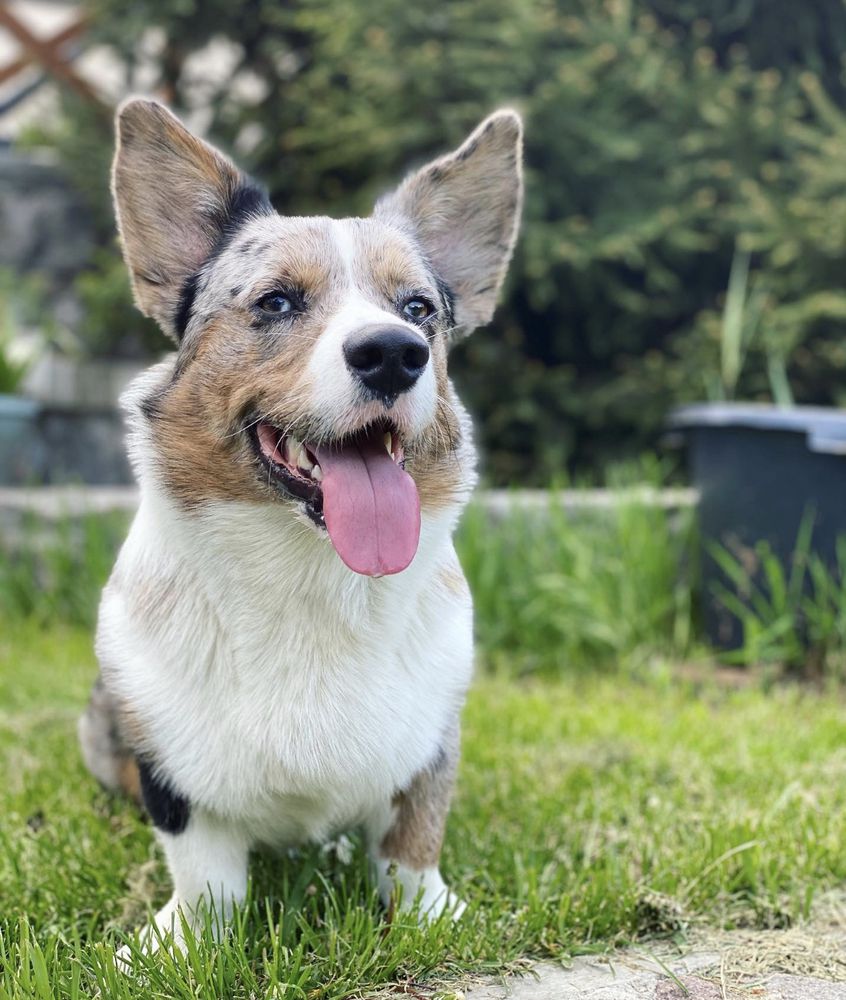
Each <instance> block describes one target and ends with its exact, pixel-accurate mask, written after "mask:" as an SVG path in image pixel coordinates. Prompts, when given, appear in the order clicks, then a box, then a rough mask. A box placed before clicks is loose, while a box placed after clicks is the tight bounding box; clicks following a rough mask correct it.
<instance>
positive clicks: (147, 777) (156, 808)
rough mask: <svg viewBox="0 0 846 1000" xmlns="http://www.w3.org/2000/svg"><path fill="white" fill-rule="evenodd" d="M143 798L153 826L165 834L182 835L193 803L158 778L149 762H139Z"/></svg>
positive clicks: (164, 780) (165, 781)
mask: <svg viewBox="0 0 846 1000" xmlns="http://www.w3.org/2000/svg"><path fill="white" fill-rule="evenodd" d="M138 773H139V775H140V778H141V796H142V798H143V800H144V807H145V808H146V810H147V812H148V813H149V814H150V819H151V820H152V821H153V825H154V826H156V827H157V828H158V829H159V830H163V831H164V832H165V833H182V831H183V830H184V829H185V827H186V826H188V820H189V819H190V818H191V803H190V802H189V801H188V799H186V798H185V797H184V796H182V795H179V794H178V793H177V792H175V791H174V790H173V789H172V788H171V787H170V784H169V783H168V781H167V780H166V779H162V778H160V777H157V776H156V774H155V773H154V771H153V768H152V765H151V764H150V762H149V761H146V760H140V759H139V761H138Z"/></svg>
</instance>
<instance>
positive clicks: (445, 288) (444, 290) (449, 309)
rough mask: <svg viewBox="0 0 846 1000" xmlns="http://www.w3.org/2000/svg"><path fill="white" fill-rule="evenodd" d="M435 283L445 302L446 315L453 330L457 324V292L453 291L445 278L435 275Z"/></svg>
mask: <svg viewBox="0 0 846 1000" xmlns="http://www.w3.org/2000/svg"><path fill="white" fill-rule="evenodd" d="M435 284H436V285H437V286H438V291H439V292H440V295H441V301H442V302H443V304H444V315H445V317H446V321H447V323H448V324H449V328H450V330H451V329H452V328H453V327H454V326H455V292H453V290H452V289H451V288H450V287H449V285H448V284H447V283H446V282H445V281H444V280H443V278H439V277H437V276H435Z"/></svg>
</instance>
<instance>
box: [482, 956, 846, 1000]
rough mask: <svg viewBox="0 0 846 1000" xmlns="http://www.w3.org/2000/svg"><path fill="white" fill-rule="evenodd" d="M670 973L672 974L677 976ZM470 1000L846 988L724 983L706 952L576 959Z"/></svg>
mask: <svg viewBox="0 0 846 1000" xmlns="http://www.w3.org/2000/svg"><path fill="white" fill-rule="evenodd" d="M668 973H672V976H671V975H669V974H668ZM464 996H465V1000H506V998H509V1000H734V998H740V997H746V998H749V1000H846V983H842V982H839V983H838V982H834V983H833V982H829V981H827V980H824V979H819V978H817V977H816V976H804V975H797V974H789V973H779V972H775V973H771V974H770V975H768V976H765V977H764V978H763V979H761V978H754V979H753V978H750V979H749V980H748V981H747V982H746V983H738V982H734V983H728V982H725V980H722V981H721V977H720V954H719V953H718V952H701V953H697V954H693V955H688V956H687V957H685V958H683V959H681V960H676V961H664V962H662V963H660V964H659V963H658V962H656V961H654V960H653V959H650V958H649V957H648V956H645V955H639V954H634V953H626V954H622V955H618V956H616V957H615V958H614V960H613V962H611V963H610V964H609V962H608V961H604V960H602V959H596V958H577V959H575V960H574V961H573V964H572V966H571V967H570V968H568V969H564V968H561V967H560V966H554V965H539V966H537V967H536V968H535V969H534V974H529V975H526V976H521V977H519V978H512V979H510V980H509V981H508V982H507V983H506V984H505V985H504V986H503V985H499V984H489V985H485V986H477V987H474V988H472V989H470V990H468V991H467V992H466V993H465V994H464Z"/></svg>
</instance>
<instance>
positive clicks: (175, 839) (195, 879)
mask: <svg viewBox="0 0 846 1000" xmlns="http://www.w3.org/2000/svg"><path fill="white" fill-rule="evenodd" d="M142 791H143V793H144V803H145V805H146V807H147V811H148V812H149V813H150V817H151V819H152V821H153V824H154V826H155V828H156V836H157V838H158V840H159V843H160V844H161V845H162V848H163V849H164V853H165V857H166V859H167V866H168V869H169V870H170V875H171V879H172V882H173V895H172V896H171V898H170V899H169V900H168V901H167V903H165V905H164V906H163V907H162V908H161V909H160V910H159V911H158V913H156V915H155V917H154V918H153V922H152V923H151V924H149V925H147V926H146V927H145V928H144V929H143V930H142V931H141V932H140V944H141V948H142V949H143V950H144V951H145V952H148V953H151V952H155V951H157V950H158V949H159V948H160V947H161V946H162V944H164V943H165V942H166V940H167V939H169V940H171V941H172V942H173V945H174V946H175V947H177V948H179V949H181V950H183V951H184V950H185V930H186V927H187V928H188V929H189V930H190V932H191V933H195V932H196V931H198V930H199V929H201V928H202V927H203V925H204V923H205V920H206V918H207V916H208V917H209V918H210V919H211V925H212V928H213V930H214V931H215V933H217V934H220V933H221V932H222V929H223V926H224V924H225V922H226V920H227V919H228V918H229V916H230V915H231V913H232V908H233V906H234V905H235V904H237V903H239V902H241V901H242V900H243V899H244V896H245V895H246V891H247V858H248V848H249V845H248V843H247V839H246V836H245V835H244V833H243V832H242V831H241V830H240V829H239V828H238V827H237V826H235V825H233V824H232V823H231V822H225V821H223V820H221V819H219V818H218V817H216V816H213V815H212V814H210V813H208V812H206V811H205V810H202V809H197V808H193V807H191V805H190V803H188V802H187V800H186V799H184V798H182V797H181V796H178V795H175V794H174V793H173V792H171V791H170V790H169V789H168V788H167V786H166V785H163V784H162V783H161V782H159V781H156V780H155V779H153V778H152V776H151V775H150V774H149V773H147V774H145V773H144V771H143V767H142ZM118 957H119V962H120V964H122V965H123V966H124V967H126V966H128V965H130V964H131V951H130V949H129V948H122V949H121V951H120V952H119V956H118Z"/></svg>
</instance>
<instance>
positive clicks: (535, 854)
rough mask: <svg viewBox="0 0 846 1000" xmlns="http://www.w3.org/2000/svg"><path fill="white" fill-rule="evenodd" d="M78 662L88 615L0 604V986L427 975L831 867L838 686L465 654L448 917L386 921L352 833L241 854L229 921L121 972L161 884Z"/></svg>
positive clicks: (144, 986)
mask: <svg viewBox="0 0 846 1000" xmlns="http://www.w3.org/2000/svg"><path fill="white" fill-rule="evenodd" d="M94 672H95V665H94V661H93V656H92V653H91V649H90V633H89V632H87V631H86V630H84V629H82V628H74V627H59V626H55V627H53V628H51V629H49V630H45V629H44V628H43V627H39V626H38V625H36V624H10V622H9V621H8V620H6V621H5V622H0V706H2V708H0V760H2V773H3V782H2V789H1V790H0V998H3V1000H6V998H11V997H14V998H22V997H39V998H46V997H89V996H92V995H95V994H96V993H97V991H98V990H99V991H100V995H102V996H104V997H108V998H110V1000H111V998H122V997H150V996H154V997H186V998H187V997H208V998H212V997H214V998H218V997H227V998H228V997H238V998H241V997H243V998H248V997H249V998H251V997H256V998H264V997H273V998H282V997H291V998H295V997H306V998H320V997H327V998H340V997H345V996H348V995H350V994H353V995H357V996H358V995H363V996H372V995H373V994H374V993H376V992H378V991H379V990H380V989H384V990H385V991H386V992H390V988H391V984H396V983H400V984H405V985H404V987H403V988H405V989H409V988H411V987H409V983H413V984H415V985H414V986H413V991H414V992H416V993H417V994H423V995H426V994H427V992H429V991H436V990H437V989H438V988H441V987H439V984H441V986H442V984H443V983H449V982H450V981H452V982H456V981H458V980H460V978H461V976H462V975H463V974H464V973H465V972H467V971H472V972H479V971H482V972H484V971H497V970H501V969H503V968H505V967H508V966H509V965H513V964H514V963H516V962H518V961H519V959H521V958H522V957H524V956H531V957H537V956H553V957H566V956H569V955H572V954H574V953H576V952H580V951H586V950H594V949H605V948H607V947H609V946H611V945H614V944H618V943H621V942H623V941H626V940H631V939H633V938H637V937H642V936H652V935H655V934H667V933H671V934H677V935H681V936H683V935H684V933H685V930H686V928H687V927H689V926H691V925H692V924H693V923H699V922H710V923H713V924H719V925H723V926H731V925H745V926H765V927H766V926H784V925H785V924H787V923H789V922H790V921H792V920H794V919H796V918H797V917H800V916H801V915H803V914H804V913H806V912H807V911H808V908H809V906H810V904H811V903H812V901H813V898H814V896H815V894H816V893H818V892H820V891H822V890H823V889H825V888H827V887H829V886H831V885H833V884H835V883H837V882H838V881H840V880H843V879H844V878H846V849H844V847H843V845H844V843H846V711H844V707H845V706H844V701H843V699H842V698H841V697H840V695H835V694H829V695H822V694H814V693H810V692H807V691H806V692H804V693H802V692H800V691H797V690H795V689H788V688H779V689H776V690H773V691H771V692H769V693H767V694H764V693H763V692H762V691H761V690H759V689H758V688H750V689H747V690H743V691H726V690H720V689H718V688H717V687H710V688H709V687H700V688H693V687H690V686H687V685H682V684H681V683H679V682H673V683H670V682H667V683H662V682H660V681H657V680H654V679H653V680H650V681H648V682H644V681H636V680H633V679H626V677H623V676H616V677H609V676H605V677H602V676H598V677H594V678H591V677H589V676H588V675H586V673H585V672H584V671H581V672H580V673H579V675H578V676H572V677H570V678H568V676H567V675H566V674H565V675H564V676H563V677H561V678H560V679H557V680H554V679H547V680H541V679H538V678H535V679H530V680H526V681H523V682H520V681H515V680H513V679H505V678H502V679H497V678H493V677H490V676H484V677H481V678H480V679H479V680H478V681H477V683H476V685H475V687H474V689H473V693H472V696H471V698H470V702H469V705H468V708H467V711H466V714H465V728H464V757H463V766H462V771H461V777H460V784H459V789H458V795H457V799H456V803H455V806H454V809H453V812H452V816H451V821H450V825H449V834H448V840H447V845H446V850H445V856H444V868H445V872H446V875H447V877H448V879H449V880H450V881H451V882H452V883H453V884H454V885H455V886H457V887H458V889H459V891H460V892H461V894H462V895H463V896H464V897H465V898H466V899H467V900H468V901H470V904H471V906H470V910H469V914H468V916H467V917H466V918H465V919H464V920H463V921H462V922H461V923H460V924H459V925H458V926H457V927H452V926H450V925H449V924H447V923H439V924H436V925H434V926H432V927H430V928H428V929H426V930H422V931H421V930H418V929H416V928H414V927H412V926H409V925H408V924H406V923H405V922H396V923H394V924H393V925H392V926H388V925H387V924H386V923H385V921H384V919H383V914H382V912H381V911H380V908H379V906H378V904H377V903H376V901H375V899H374V894H373V891H372V888H371V886H370V885H369V883H368V881H367V878H366V875H365V874H364V871H365V865H364V862H363V859H362V856H361V853H360V851H357V852H356V854H355V857H354V858H353V860H352V862H348V863H345V862H343V861H341V860H339V859H338V857H337V856H335V854H333V853H332V852H322V853H321V852H320V851H317V850H314V851H309V852H305V853H303V854H301V855H299V856H291V857H285V858H281V859H280V858H265V857H262V858H259V859H257V861H256V863H255V865H254V868H253V888H252V901H251V903H250V904H249V905H248V906H247V907H246V908H245V910H244V911H243V912H242V913H241V914H239V918H238V920H237V922H236V926H235V928H234V934H233V936H232V938H231V939H228V940H226V941H225V942H224V944H222V945H219V946H218V945H213V944H211V943H210V942H204V943H201V944H200V945H199V947H198V948H197V950H196V951H195V952H192V953H191V954H189V956H188V957H187V958H184V959H183V958H181V957H180V958H178V959H171V958H158V959H155V960H150V961H148V962H146V963H145V965H144V974H143V975H141V976H139V977H137V978H135V979H126V978H124V977H121V976H120V975H119V974H118V973H116V972H115V971H114V968H113V965H112V962H111V956H112V954H113V951H114V946H115V943H116V942H118V941H120V940H121V939H122V935H123V933H124V932H126V931H131V930H132V928H134V927H137V926H138V924H139V922H140V921H141V920H142V919H143V917H144V914H145V910H146V907H147V906H148V905H153V906H156V905H158V904H160V903H161V902H162V901H163V899H164V898H165V896H166V893H167V885H166V876H165V873H164V870H163V867H162V864H161V861H160V858H159V855H158V853H157V851H156V849H155V847H154V846H153V841H152V837H151V833H150V830H149V828H148V827H147V826H146V825H145V823H144V822H143V821H142V820H141V819H140V818H139V816H138V815H137V813H136V811H135V810H134V809H133V808H132V806H130V805H129V804H127V803H125V802H123V801H119V800H115V799H111V798H109V797H108V796H106V795H105V794H104V793H103V792H101V791H100V790H99V789H98V788H96V787H95V785H94V783H93V781H92V780H90V779H89V778H88V776H87V774H86V773H85V772H84V770H83V768H82V765H81V763H80V760H79V757H78V754H77V750H76V741H75V722H76V717H77V714H78V712H79V710H80V708H81V707H82V705H83V703H84V701H85V698H86V695H87V690H88V687H89V684H90V682H91V680H92V678H93V675H94ZM657 673H659V674H660V671H659V672H657Z"/></svg>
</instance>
